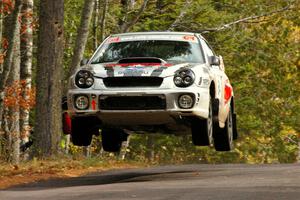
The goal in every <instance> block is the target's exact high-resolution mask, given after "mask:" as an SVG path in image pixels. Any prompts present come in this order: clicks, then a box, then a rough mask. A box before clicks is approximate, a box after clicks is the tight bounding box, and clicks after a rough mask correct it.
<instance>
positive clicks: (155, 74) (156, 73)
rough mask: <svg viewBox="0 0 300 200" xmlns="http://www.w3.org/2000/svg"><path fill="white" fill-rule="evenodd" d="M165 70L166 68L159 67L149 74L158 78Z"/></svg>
mask: <svg viewBox="0 0 300 200" xmlns="http://www.w3.org/2000/svg"><path fill="white" fill-rule="evenodd" d="M165 69H167V67H159V68H157V69H155V70H153V72H152V73H151V76H160V75H161V74H162V72H163V71H164V70H165Z"/></svg>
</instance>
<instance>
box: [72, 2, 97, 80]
mask: <svg viewBox="0 0 300 200" xmlns="http://www.w3.org/2000/svg"><path fill="white" fill-rule="evenodd" d="M94 3H95V0H85V2H84V7H83V10H82V14H81V21H80V26H79V27H78V29H77V30H78V31H77V37H76V43H75V47H74V51H73V56H72V61H71V65H70V70H69V75H71V74H73V73H74V72H75V71H76V69H77V68H78V67H79V65H80V61H81V60H82V58H83V53H84V50H85V46H86V42H87V38H88V35H89V25H90V22H91V18H92V14H93V8H94ZM67 77H69V76H67Z"/></svg>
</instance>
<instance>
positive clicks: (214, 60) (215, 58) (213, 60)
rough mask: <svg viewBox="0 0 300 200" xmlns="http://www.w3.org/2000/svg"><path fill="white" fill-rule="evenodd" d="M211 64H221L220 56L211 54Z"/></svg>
mask: <svg viewBox="0 0 300 200" xmlns="http://www.w3.org/2000/svg"><path fill="white" fill-rule="evenodd" d="M209 64H210V65H218V66H219V65H220V58H219V57H218V56H210V57H209Z"/></svg>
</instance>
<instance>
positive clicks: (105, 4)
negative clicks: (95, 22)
mask: <svg viewBox="0 0 300 200" xmlns="http://www.w3.org/2000/svg"><path fill="white" fill-rule="evenodd" d="M107 10H108V0H103V11H102V17H101V23H100V39H101V42H102V41H103V40H104V38H105V23H106V13H107Z"/></svg>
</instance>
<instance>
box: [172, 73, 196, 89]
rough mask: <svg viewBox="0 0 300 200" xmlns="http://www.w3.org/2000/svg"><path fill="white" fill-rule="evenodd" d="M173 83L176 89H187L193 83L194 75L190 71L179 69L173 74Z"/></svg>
mask: <svg viewBox="0 0 300 200" xmlns="http://www.w3.org/2000/svg"><path fill="white" fill-rule="evenodd" d="M173 81H174V84H175V85H176V86H177V87H189V86H191V85H192V84H193V83H194V81H195V74H194V72H193V71H192V70H191V69H181V70H179V71H177V72H176V73H175V75H174V79H173Z"/></svg>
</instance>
